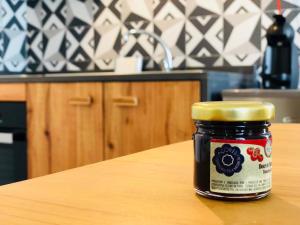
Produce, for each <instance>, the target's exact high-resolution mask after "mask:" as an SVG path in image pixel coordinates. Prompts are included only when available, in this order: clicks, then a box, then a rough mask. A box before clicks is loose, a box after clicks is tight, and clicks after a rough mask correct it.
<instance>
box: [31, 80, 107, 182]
mask: <svg viewBox="0 0 300 225" xmlns="http://www.w3.org/2000/svg"><path fill="white" fill-rule="evenodd" d="M102 90H103V86H102V84H101V83H72V84H29V85H28V92H27V94H28V99H27V107H28V150H29V152H28V156H29V174H30V177H36V176H40V175H44V174H48V173H52V172H58V171H62V170H65V169H70V168H73V167H77V166H82V165H85V164H89V163H93V162H97V161H101V160H102V159H103V123H102V120H103V98H102V97H103V92H102Z"/></svg>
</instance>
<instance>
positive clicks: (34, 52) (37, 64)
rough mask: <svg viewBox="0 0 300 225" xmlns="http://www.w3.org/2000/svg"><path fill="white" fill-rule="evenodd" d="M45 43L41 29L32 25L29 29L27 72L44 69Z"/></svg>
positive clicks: (37, 71) (38, 71)
mask: <svg viewBox="0 0 300 225" xmlns="http://www.w3.org/2000/svg"><path fill="white" fill-rule="evenodd" d="M43 52H44V45H43V33H42V32H41V30H39V29H36V28H33V27H31V28H30V29H29V27H28V31H27V54H28V55H27V67H26V72H31V73H34V72H36V73H40V72H42V71H43V65H42V59H43Z"/></svg>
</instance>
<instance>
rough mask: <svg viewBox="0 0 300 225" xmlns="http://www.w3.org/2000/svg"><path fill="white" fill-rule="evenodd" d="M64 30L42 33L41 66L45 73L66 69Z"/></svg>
mask: <svg viewBox="0 0 300 225" xmlns="http://www.w3.org/2000/svg"><path fill="white" fill-rule="evenodd" d="M65 40H66V30H65V29H56V30H46V31H44V32H43V49H44V52H43V66H44V69H45V70H46V71H53V72H58V71H65V69H66V46H65V45H66V41H65Z"/></svg>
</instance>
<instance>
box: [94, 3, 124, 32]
mask: <svg viewBox="0 0 300 225" xmlns="http://www.w3.org/2000/svg"><path fill="white" fill-rule="evenodd" d="M121 12H122V0H105V1H103V0H94V1H93V18H94V24H93V26H94V27H99V26H106V25H108V26H109V25H113V24H120V23H121Z"/></svg>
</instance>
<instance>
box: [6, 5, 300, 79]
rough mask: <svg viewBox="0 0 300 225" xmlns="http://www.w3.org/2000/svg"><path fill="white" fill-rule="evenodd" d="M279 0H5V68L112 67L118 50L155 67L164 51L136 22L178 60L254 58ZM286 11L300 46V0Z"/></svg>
mask: <svg viewBox="0 0 300 225" xmlns="http://www.w3.org/2000/svg"><path fill="white" fill-rule="evenodd" d="M275 2H276V0H43V1H40V0H0V6H1V8H0V73H2V74H5V73H8V72H12V73H21V72H25V73H42V72H66V71H67V72H73V71H103V70H112V69H113V68H114V62H115V59H116V57H117V56H118V55H121V56H127V55H142V56H143V57H144V58H145V59H146V60H145V61H146V67H147V68H148V69H151V68H153V67H158V63H159V61H160V60H161V57H162V55H163V51H162V49H161V47H160V46H158V45H157V43H156V42H154V41H153V40H152V39H151V38H149V37H147V36H145V35H141V36H138V37H133V36H131V37H130V38H129V41H128V42H127V43H125V44H124V42H123V39H122V34H124V33H125V32H126V31H127V30H128V29H131V28H138V29H145V30H147V31H150V32H154V33H156V34H157V35H159V36H161V37H162V39H163V40H164V41H165V42H166V43H167V44H168V45H169V47H170V48H171V50H172V53H173V56H174V65H175V67H176V68H180V69H182V68H193V67H203V66H222V65H235V66H242V65H252V64H253V63H255V62H258V61H259V60H260V58H261V55H262V52H263V50H264V48H265V46H266V41H265V39H264V35H265V30H266V28H267V27H268V26H270V25H271V23H272V14H273V13H274V12H275V9H276V4H275ZM282 4H283V8H284V11H283V14H284V15H285V16H287V18H288V21H289V22H290V23H291V25H292V26H293V27H294V29H295V32H296V37H295V41H296V43H297V46H298V48H299V49H300V0H284V1H283V3H282Z"/></svg>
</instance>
